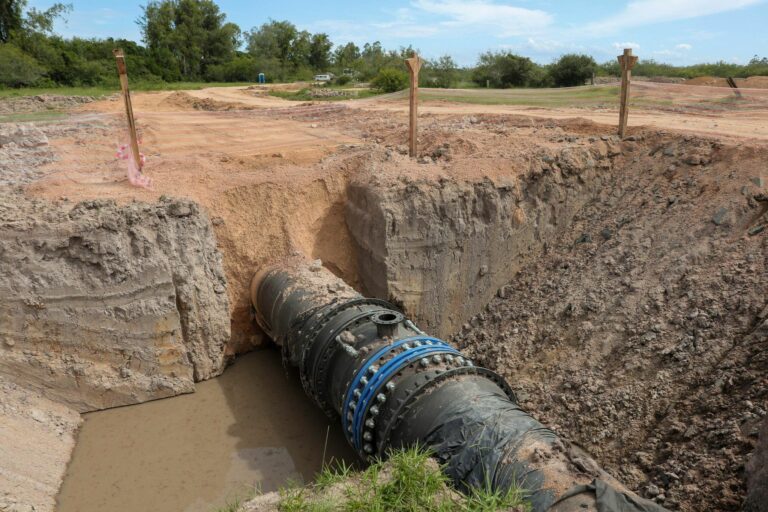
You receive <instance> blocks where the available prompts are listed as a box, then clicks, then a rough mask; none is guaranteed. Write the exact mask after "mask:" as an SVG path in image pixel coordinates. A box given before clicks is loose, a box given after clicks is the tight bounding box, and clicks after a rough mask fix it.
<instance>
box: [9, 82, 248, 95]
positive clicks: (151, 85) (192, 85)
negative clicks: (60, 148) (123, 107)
mask: <svg viewBox="0 0 768 512" xmlns="http://www.w3.org/2000/svg"><path fill="white" fill-rule="evenodd" d="M242 85H252V84H250V83H247V82H242V83H240V82H227V83H224V82H221V83H219V82H175V83H169V84H166V83H155V82H137V83H135V84H134V83H131V84H130V87H131V90H132V91H181V90H185V91H190V90H198V89H205V88H206V87H237V86H242ZM119 92H120V86H119V85H114V86H98V87H43V88H36V87H31V88H25V89H0V98H14V97H22V96H37V95H39V94H57V95H61V96H95V97H100V96H108V95H110V94H116V93H119Z"/></svg>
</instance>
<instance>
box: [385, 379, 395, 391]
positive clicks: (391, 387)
mask: <svg viewBox="0 0 768 512" xmlns="http://www.w3.org/2000/svg"><path fill="white" fill-rule="evenodd" d="M386 387H387V391H394V390H395V383H394V382H392V381H389V382H387V386H386Z"/></svg>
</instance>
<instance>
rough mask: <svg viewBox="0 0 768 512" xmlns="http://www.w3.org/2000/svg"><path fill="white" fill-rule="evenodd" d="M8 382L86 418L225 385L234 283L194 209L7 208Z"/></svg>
mask: <svg viewBox="0 0 768 512" xmlns="http://www.w3.org/2000/svg"><path fill="white" fill-rule="evenodd" d="M0 212H2V213H1V214H0V217H1V218H2V223H1V224H0V241H2V246H1V247H2V250H0V260H1V261H2V263H0V268H2V271H0V290H1V291H2V293H0V297H1V298H0V335H1V336H2V339H3V344H2V347H0V350H2V351H3V357H2V359H0V372H2V373H3V374H4V375H13V376H16V377H19V380H21V381H23V382H24V384H25V385H26V386H27V387H30V388H34V389H36V390H37V391H39V392H41V393H43V394H45V395H46V396H48V397H49V398H51V399H54V400H57V401H60V402H64V403H66V404H68V405H70V406H72V407H74V408H76V409H78V410H79V411H81V412H84V411H89V410H94V409H103V408H106V407H114V406H118V405H127V404H131V403H137V402H143V401H146V400H149V399H154V398H161V397H164V396H169V395H175V394H178V393H182V392H189V391H192V390H193V382H194V381H195V380H202V379H207V378H210V377H211V376H214V375H217V374H219V373H220V372H221V371H222V370H223V368H224V353H223V352H224V350H223V349H224V345H225V344H226V343H227V342H228V340H229V324H228V322H227V316H228V314H227V312H228V306H229V304H228V300H227V295H226V288H225V285H226V281H225V278H224V274H223V271H222V268H221V255H220V253H219V252H218V249H217V248H216V242H215V239H214V237H213V235H212V233H211V229H210V223H209V221H208V219H207V218H206V216H205V215H204V214H202V213H201V212H200V211H199V209H198V207H197V206H196V205H195V204H194V203H190V202H186V201H163V202H160V203H158V204H155V205H147V204H139V203H135V204H129V205H126V206H124V207H118V206H117V205H116V204H115V203H114V202H112V201H88V202H83V203H79V204H77V205H70V204H67V203H66V202H57V203H51V202H48V201H43V200H28V199H25V198H24V197H23V196H19V195H17V194H11V195H1V196H0Z"/></svg>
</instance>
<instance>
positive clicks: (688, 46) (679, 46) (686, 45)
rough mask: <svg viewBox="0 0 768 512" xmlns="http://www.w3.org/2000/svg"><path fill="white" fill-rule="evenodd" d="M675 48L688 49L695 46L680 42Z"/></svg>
mask: <svg viewBox="0 0 768 512" xmlns="http://www.w3.org/2000/svg"><path fill="white" fill-rule="evenodd" d="M675 48H677V49H678V50H685V51H688V50H691V49H693V46H692V45H690V44H688V43H680V44H678V45H676V46H675Z"/></svg>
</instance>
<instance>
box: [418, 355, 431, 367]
mask: <svg viewBox="0 0 768 512" xmlns="http://www.w3.org/2000/svg"><path fill="white" fill-rule="evenodd" d="M419 363H421V366H423V367H425V368H426V367H427V366H429V359H427V358H426V357H424V358H422V359H421V361H419Z"/></svg>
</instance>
